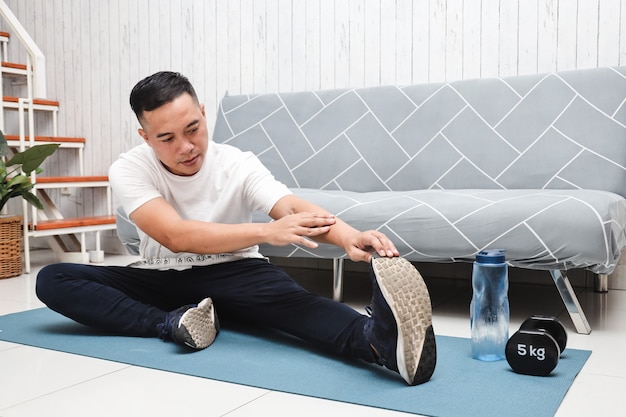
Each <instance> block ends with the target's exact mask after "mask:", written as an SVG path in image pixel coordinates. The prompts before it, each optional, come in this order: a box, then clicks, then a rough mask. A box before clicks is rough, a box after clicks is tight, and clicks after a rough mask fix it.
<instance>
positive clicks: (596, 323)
mask: <svg viewBox="0 0 626 417" xmlns="http://www.w3.org/2000/svg"><path fill="white" fill-rule="evenodd" d="M34 255H35V256H34V259H33V272H32V273H31V274H30V275H22V276H20V277H16V278H10V279H5V280H0V314H8V313H13V312H19V311H23V310H28V309H33V308H38V307H41V306H42V304H41V303H40V302H39V301H38V300H37V298H36V296H35V294H34V290H33V288H34V281H35V276H36V272H37V271H38V270H39V268H40V267H41V266H42V265H45V264H46V263H48V262H53V261H54V259H53V258H52V255H51V254H50V253H49V252H47V251H40V252H36V253H35V254H34ZM130 259H132V258H129V257H120V256H107V259H106V262H107V263H110V264H125V263H127V262H128V261H129V260H130ZM290 271H291V272H293V271H294V270H290ZM296 272H297V275H298V276H301V277H302V278H301V281H302V283H303V285H304V286H306V287H309V288H311V289H313V290H317V291H319V292H321V293H324V294H326V295H327V294H329V293H330V289H331V288H330V287H331V282H330V277H329V276H328V272H327V271H325V272H318V271H311V270H299V271H296ZM294 276H296V273H294ZM546 279H547V280H549V277H548V276H546ZM367 282H368V280H367V277H364V276H362V275H359V274H353V275H350V274H348V275H347V276H346V295H345V296H346V302H347V303H349V304H350V305H353V306H355V308H359V309H360V308H362V307H363V306H364V305H365V303H367V300H368V298H369V288H368V284H367ZM427 283H428V285H429V288H430V291H431V296H432V300H433V305H434V315H433V322H434V327H435V332H436V333H437V334H442V335H451V336H461V337H468V336H469V325H468V303H469V299H470V297H471V291H470V290H469V287H468V285H467V283H466V282H462V281H458V280H457V281H453V280H443V279H429V280H427ZM547 283H549V282H548V281H547ZM579 297H580V301H581V303H582V305H583V307H584V309H585V312H586V313H587V315H588V318H589V320H590V323H591V325H592V328H593V332H592V334H591V335H589V336H583V335H577V334H575V333H574V331H573V327H572V324H571V321H570V319H569V317H567V316H566V315H565V314H566V313H564V309H563V307H562V304H561V301H560V298H559V296H558V294H557V292H556V290H555V289H554V288H553V287H552V286H537V285H534V286H525V285H512V286H511V291H510V304H511V316H512V317H511V329H515V328H517V327H519V325H520V323H521V321H522V320H523V319H524V318H526V317H527V316H529V315H530V314H535V313H540V314H552V315H559V317H560V318H561V320H562V321H563V323H564V324H565V325H566V327H567V328H568V333H569V341H568V347H573V348H580V349H591V350H593V354H592V355H591V358H590V359H589V361H588V362H587V364H586V365H585V367H584V368H583V370H582V372H581V373H580V375H579V376H578V377H577V379H576V381H575V382H574V385H573V386H572V388H571V389H570V391H569V392H568V394H567V396H566V397H565V400H564V401H563V404H562V405H561V407H560V409H559V411H558V413H557V416H560V417H563V416H585V417H587V416H624V415H626V401H624V400H623V398H622V395H623V393H624V392H626V291H617V290H614V291H611V292H609V293H608V294H596V293H593V291H590V290H581V291H580V294H579ZM603 307H604V308H603ZM363 383H364V384H367V381H363ZM529 401H532V399H529ZM179 414H185V415H202V416H231V417H244V416H254V417H261V416H296V415H297V416H304V417H306V416H315V417H318V416H326V417H332V416H361V417H370V416H371V417H373V416H376V417H382V416H401V415H407V414H403V413H395V412H390V411H386V410H380V409H375V408H367V407H362V406H355V405H351V404H345V403H338V402H333V401H326V400H319V399H315V398H309V397H302V396H296V395H289V394H284V393H280V392H272V391H268V390H263V389H258V388H250V387H246V386H239V385H234V384H229V383H221V382H216V381H211V380H208V379H202V378H195V377H189V376H184V375H178V374H173V373H168V372H160V371H155V370H150V369H144V368H139V367H134V366H128V365H125V364H120V363H115V362H107V361H103V360H99V359H92V358H87V357H82V356H75V355H69V354H65V353H60V352H54V351H50V350H44V349H37V348H32V347H27V346H22V345H16V344H11V343H6V342H0V417H41V416H46V417H74V416H76V417H79V416H80V417H84V416H107V417H110V416H131V415H132V416H150V417H159V416H172V415H179Z"/></svg>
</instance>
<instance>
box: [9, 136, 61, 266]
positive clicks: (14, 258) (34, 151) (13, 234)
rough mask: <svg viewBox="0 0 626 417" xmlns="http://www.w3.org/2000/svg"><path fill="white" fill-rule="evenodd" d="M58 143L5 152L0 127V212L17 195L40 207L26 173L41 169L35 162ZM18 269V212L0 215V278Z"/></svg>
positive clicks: (19, 222)
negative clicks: (10, 154)
mask: <svg viewBox="0 0 626 417" xmlns="http://www.w3.org/2000/svg"><path fill="white" fill-rule="evenodd" d="M58 147H59V145H58V144H56V143H54V144H46V145H36V146H33V147H30V148H28V149H26V150H24V151H22V152H17V153H14V154H13V156H12V157H10V158H9V159H8V160H6V161H5V159H6V158H7V157H8V154H9V146H8V143H7V140H6V138H5V136H4V133H2V131H0V213H1V212H3V209H4V207H5V206H6V205H7V203H8V202H9V200H10V199H12V198H15V197H21V198H23V199H24V200H26V201H27V202H28V203H29V204H32V205H33V206H35V207H37V208H38V209H43V205H42V204H41V201H39V199H38V198H37V196H36V195H35V193H33V192H32V191H31V190H32V189H33V187H34V186H35V184H34V183H32V182H31V179H30V174H31V173H32V172H33V171H34V172H35V173H36V174H38V173H40V172H41V168H39V166H40V165H41V163H42V162H43V161H44V160H45V159H46V158H47V157H48V156H50V155H52V154H53V153H54V152H55V151H56V149H57V148H58ZM21 273H22V216H15V215H0V278H9V277H14V276H17V275H21Z"/></svg>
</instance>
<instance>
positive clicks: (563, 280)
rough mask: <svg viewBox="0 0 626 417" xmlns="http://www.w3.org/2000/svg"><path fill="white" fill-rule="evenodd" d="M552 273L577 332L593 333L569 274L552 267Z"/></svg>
mask: <svg viewBox="0 0 626 417" xmlns="http://www.w3.org/2000/svg"><path fill="white" fill-rule="evenodd" d="M550 275H552V279H553V280H554V284H555V285H556V289H557V290H558V291H559V294H560V295H561V298H562V299H563V302H564V303H565V308H567V312H568V313H569V315H570V317H571V319H572V322H573V323H574V327H575V328H576V332H577V333H581V334H589V333H591V326H590V325H589V322H588V321H587V317H585V313H584V312H583V309H582V308H581V307H580V303H579V302H578V298H577V297H576V293H574V289H573V288H572V284H570V282H569V279H568V278H567V276H566V275H565V274H564V273H562V272H561V271H560V270H558V269H551V270H550Z"/></svg>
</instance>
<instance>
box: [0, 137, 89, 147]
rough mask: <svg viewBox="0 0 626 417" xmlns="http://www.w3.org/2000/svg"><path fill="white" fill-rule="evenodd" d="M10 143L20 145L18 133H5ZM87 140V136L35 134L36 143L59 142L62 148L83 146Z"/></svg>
mask: <svg viewBox="0 0 626 417" xmlns="http://www.w3.org/2000/svg"><path fill="white" fill-rule="evenodd" d="M4 137H5V138H6V140H7V142H8V145H9V146H11V147H17V146H20V137H19V136H18V135H4ZM85 142H87V140H86V139H85V138H71V137H62V136H35V144H44V143H58V144H60V145H61V146H60V147H61V148H82V147H84V146H85ZM24 143H25V145H26V146H29V145H30V142H29V140H28V138H26V140H25V141H24Z"/></svg>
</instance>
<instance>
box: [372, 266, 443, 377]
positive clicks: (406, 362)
mask: <svg viewBox="0 0 626 417" xmlns="http://www.w3.org/2000/svg"><path fill="white" fill-rule="evenodd" d="M372 266H373V269H374V272H375V275H376V277H377V282H378V286H379V288H380V290H381V292H382V294H383V297H384V298H385V301H386V302H387V304H388V305H389V307H390V309H391V311H392V313H393V315H394V318H395V319H396V325H397V330H398V342H397V350H396V360H397V366H398V372H399V373H400V375H402V377H403V378H404V379H405V381H406V382H407V383H408V384H410V385H416V384H418V383H422V382H425V381H427V380H428V379H430V376H431V375H432V373H433V372H434V368H435V363H436V358H437V354H436V344H435V336H434V332H433V328H432V305H431V301H430V294H429V292H428V288H427V287H426V283H425V282H424V280H423V279H422V276H421V275H420V273H419V272H418V271H417V269H415V267H414V266H413V265H412V264H411V263H410V262H409V261H407V260H406V259H404V258H376V259H374V260H373V261H372Z"/></svg>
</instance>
